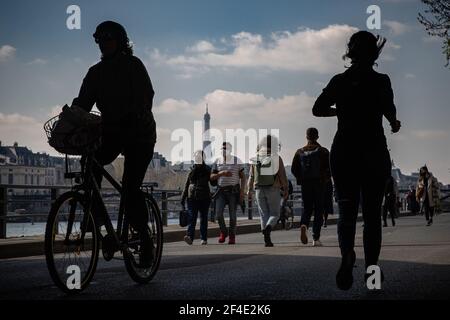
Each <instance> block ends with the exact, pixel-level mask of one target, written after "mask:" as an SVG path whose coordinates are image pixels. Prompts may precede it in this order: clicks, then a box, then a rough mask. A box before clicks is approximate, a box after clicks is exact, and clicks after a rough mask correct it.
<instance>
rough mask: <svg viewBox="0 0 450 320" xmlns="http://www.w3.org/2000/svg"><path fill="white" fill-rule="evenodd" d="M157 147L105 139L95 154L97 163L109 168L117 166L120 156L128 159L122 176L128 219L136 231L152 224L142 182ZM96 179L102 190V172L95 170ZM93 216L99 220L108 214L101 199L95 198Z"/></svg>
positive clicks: (123, 198) (109, 136) (114, 136)
mask: <svg viewBox="0 0 450 320" xmlns="http://www.w3.org/2000/svg"><path fill="white" fill-rule="evenodd" d="M154 146H155V144H154V143H150V142H145V143H137V142H134V141H128V142H125V143H124V142H123V138H121V137H120V135H108V136H103V137H102V146H101V147H100V149H99V150H97V151H96V153H95V158H96V160H97V161H98V162H99V163H100V164H101V165H102V166H105V165H107V164H110V163H111V162H113V161H114V160H115V159H116V158H117V157H118V156H119V155H120V153H123V155H124V170H123V175H122V187H123V194H122V201H124V205H125V215H126V217H127V219H128V220H129V222H130V224H131V226H132V227H133V228H134V229H136V230H142V228H144V227H146V226H147V224H148V215H147V210H146V204H145V200H144V197H143V194H142V192H141V185H142V181H143V180H144V177H145V172H146V171H147V168H148V166H149V164H150V161H151V160H152V158H153V151H154ZM94 175H95V179H96V181H97V183H98V185H99V186H101V181H102V175H101V172H100V171H99V170H94ZM93 212H94V214H95V215H96V216H98V215H101V214H105V213H106V209H105V207H104V206H102V204H101V202H100V199H98V198H97V197H94V201H93Z"/></svg>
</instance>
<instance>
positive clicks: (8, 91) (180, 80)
mask: <svg viewBox="0 0 450 320" xmlns="http://www.w3.org/2000/svg"><path fill="white" fill-rule="evenodd" d="M372 4H375V5H378V6H379V7H380V9H381V29H379V30H372V31H373V32H374V33H375V34H379V35H381V36H384V37H386V38H387V40H388V41H387V45H386V48H385V49H384V51H383V53H382V56H381V58H380V59H379V61H378V67H376V69H377V71H379V72H382V73H386V74H388V75H389V76H390V78H391V82H392V86H393V90H394V94H395V104H396V106H397V110H398V118H399V119H400V120H401V121H402V124H403V128H402V130H401V132H400V133H399V134H396V135H392V134H391V133H390V130H389V127H388V124H387V123H386V122H385V132H386V136H387V139H388V144H389V148H390V150H391V156H392V158H393V160H394V163H395V165H396V166H398V167H400V168H401V169H402V171H403V172H404V173H406V174H409V173H411V172H416V171H417V170H418V168H419V167H420V166H422V165H424V164H427V165H428V167H429V168H430V170H431V171H432V172H433V173H434V174H435V175H436V176H437V177H438V179H439V180H440V181H442V182H444V183H450V163H449V159H450V125H449V119H450V108H449V101H450V90H449V83H450V68H446V67H445V63H446V61H445V58H444V55H443V54H442V49H441V46H442V44H441V42H440V40H439V39H435V38H432V37H430V36H428V35H427V33H426V32H425V31H424V28H423V27H422V26H421V25H420V24H419V23H418V22H417V14H418V12H422V11H423V10H424V6H423V5H422V4H421V2H420V1H418V0H417V1H416V0H385V1H361V0H355V1H352V0H341V1H299V0H277V1H273V0H272V1H271V0H164V1H163V0H148V1H132V0H131V1H103V0H102V1H70V2H69V1H46V0H41V1H21V0H16V1H2V3H1V5H0V6H1V10H0V140H1V141H2V145H11V144H13V143H14V142H16V141H17V142H18V143H19V145H26V146H28V147H30V148H31V149H32V150H33V151H34V152H38V151H45V152H48V153H51V154H55V152H54V151H52V150H51V148H50V147H49V146H48V145H47V142H46V138H45V134H44V131H43V129H42V125H43V123H44V122H45V121H46V120H47V119H49V118H50V117H51V116H52V115H56V114H58V112H59V111H60V109H61V106H62V105H64V104H66V103H67V104H70V103H71V101H72V100H73V98H74V97H75V96H76V95H77V94H78V91H79V88H80V85H81V81H82V79H83V77H84V76H85V74H86V72H87V70H88V69H89V67H90V66H92V65H93V64H95V63H97V62H98V61H99V57H100V54H99V50H98V47H97V46H96V45H95V43H94V41H93V38H92V34H93V32H94V30H95V27H96V26H97V25H98V24H99V23H100V22H102V21H104V20H114V21H117V22H120V23H121V24H122V25H124V26H125V28H126V30H127V32H128V35H129V38H130V39H131V40H132V41H133V44H134V49H135V55H136V56H137V57H139V58H140V59H141V60H142V61H143V62H144V64H145V66H146V67H147V70H148V72H149V75H150V77H151V79H152V82H153V85H154V88H155V92H156V95H155V100H154V106H153V112H154V115H155V119H156V122H157V130H158V142H157V145H156V151H159V152H160V153H162V154H163V155H165V156H166V157H167V158H168V159H169V160H171V157H172V152H173V150H174V146H176V145H177V143H178V142H177V141H172V140H171V136H172V134H173V133H174V132H176V130H177V129H184V130H187V131H188V132H190V133H191V134H192V135H193V134H194V121H200V120H201V119H202V117H203V114H204V112H205V105H206V103H208V105H209V112H210V114H211V126H212V127H213V128H217V129H220V130H223V131H224V130H225V129H239V128H241V129H244V130H248V129H255V130H257V129H262V128H270V129H279V132H280V140H281V144H282V148H281V155H282V157H283V159H284V162H285V163H286V164H289V163H290V162H291V159H292V157H293V155H294V153H295V151H296V150H297V149H298V148H300V147H302V146H303V145H304V144H305V131H306V129H307V128H308V127H311V126H314V127H317V128H318V129H319V131H320V139H319V142H320V143H321V144H322V145H323V146H325V147H327V148H330V146H331V143H332V139H333V136H334V134H335V131H336V124H337V120H336V119H335V118H334V119H333V118H330V119H323V118H314V117H313V116H312V113H311V109H312V105H313V104H314V101H315V99H316V97H317V96H318V95H319V94H320V92H321V91H322V89H323V88H324V86H325V85H326V84H327V83H328V81H329V80H330V78H331V77H332V76H333V75H334V74H336V73H340V72H343V71H345V66H346V65H347V66H348V64H349V63H348V62H346V61H343V60H342V55H343V54H344V53H345V46H346V43H347V42H348V39H349V37H350V36H351V34H352V33H354V32H356V31H357V30H366V29H367V25H366V21H367V19H368V17H369V14H367V12H366V10H367V8H368V6H369V5H372ZM70 5H78V6H79V8H80V11H81V19H80V21H81V29H80V30H69V29H68V28H67V26H66V20H67V19H68V17H69V14H67V12H66V10H67V8H68V6H70ZM192 151H195V150H192ZM185 156H186V155H185Z"/></svg>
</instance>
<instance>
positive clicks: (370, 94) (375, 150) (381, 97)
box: [313, 31, 401, 290]
mask: <svg viewBox="0 0 450 320" xmlns="http://www.w3.org/2000/svg"><path fill="white" fill-rule="evenodd" d="M385 42H386V40H385V39H380V37H375V36H374V35H373V34H372V33H370V32H367V31H360V32H357V33H355V34H353V35H352V36H351V38H350V41H349V43H348V49H347V53H346V54H345V56H344V58H349V59H350V60H351V67H350V68H348V70H347V71H345V72H344V73H341V74H338V75H336V76H334V77H333V78H332V79H331V81H330V83H329V84H328V85H327V87H326V88H325V89H324V90H323V93H322V94H321V95H320V96H319V98H318V99H317V101H316V103H315V105H314V107H313V114H314V115H315V116H317V117H334V116H337V118H338V129H337V133H336V135H335V138H334V141H333V145H332V148H331V154H330V163H331V171H332V175H333V180H334V182H335V188H336V192H337V198H338V203H339V222H338V236H339V246H340V248H341V254H342V262H341V266H340V269H339V271H338V273H337V275H336V283H337V286H338V287H339V288H340V289H342V290H348V289H350V288H351V286H352V284H353V274H352V271H353V266H354V264H355V260H356V255H355V251H354V244H355V231H356V219H357V215H358V206H359V202H360V200H361V201H362V211H363V218H364V236H363V238H364V253H365V262H366V268H367V267H368V266H370V265H376V264H377V263H378V257H379V254H380V250H381V230H382V227H381V214H380V213H381V204H382V200H383V193H384V188H385V186H386V181H387V179H388V177H389V176H390V175H391V160H390V155H389V151H388V148H387V143H386V137H385V135H384V130H383V116H384V117H386V119H387V120H388V121H389V123H390V125H391V128H392V132H393V133H396V132H398V131H399V130H400V126H401V124H400V121H398V120H397V116H396V108H395V105H394V101H393V100H394V96H393V92H392V88H391V82H390V79H389V77H388V76H387V75H385V74H380V73H378V72H376V71H374V70H373V65H374V64H375V61H376V60H377V59H378V57H379V54H380V53H381V50H382V49H383V46H384V44H385ZM333 105H336V107H335V108H332V106H333ZM360 198H361V199H360ZM366 277H367V275H366Z"/></svg>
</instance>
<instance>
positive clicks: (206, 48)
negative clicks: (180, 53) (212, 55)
mask: <svg viewBox="0 0 450 320" xmlns="http://www.w3.org/2000/svg"><path fill="white" fill-rule="evenodd" d="M186 51H187V52H196V53H202V52H214V51H217V48H216V47H214V45H213V44H212V43H211V42H209V41H205V40H202V41H199V42H197V43H196V44H195V45H193V46H192V47H188V48H187V49H186Z"/></svg>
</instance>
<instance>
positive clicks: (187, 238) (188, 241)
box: [184, 236, 192, 245]
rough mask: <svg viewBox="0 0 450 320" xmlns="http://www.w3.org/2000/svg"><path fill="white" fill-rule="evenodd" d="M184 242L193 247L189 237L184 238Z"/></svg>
mask: <svg viewBox="0 0 450 320" xmlns="http://www.w3.org/2000/svg"><path fill="white" fill-rule="evenodd" d="M184 242H186V243H187V244H188V245H192V239H191V237H189V236H184Z"/></svg>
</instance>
